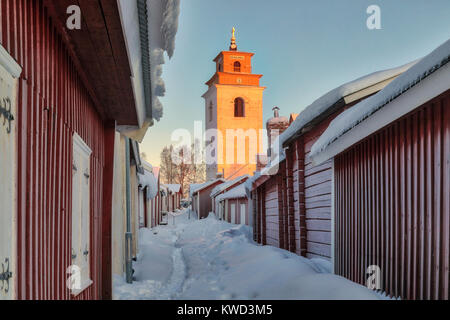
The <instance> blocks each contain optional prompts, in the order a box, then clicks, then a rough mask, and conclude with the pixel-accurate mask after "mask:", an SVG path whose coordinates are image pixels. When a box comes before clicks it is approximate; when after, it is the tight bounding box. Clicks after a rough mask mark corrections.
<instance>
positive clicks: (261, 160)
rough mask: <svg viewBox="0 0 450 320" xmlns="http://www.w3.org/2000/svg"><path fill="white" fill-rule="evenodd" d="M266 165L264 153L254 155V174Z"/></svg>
mask: <svg viewBox="0 0 450 320" xmlns="http://www.w3.org/2000/svg"><path fill="white" fill-rule="evenodd" d="M266 165H267V155H266V154H264V153H258V154H257V155H256V172H261V170H262V169H263V168H264V167H265V166H266Z"/></svg>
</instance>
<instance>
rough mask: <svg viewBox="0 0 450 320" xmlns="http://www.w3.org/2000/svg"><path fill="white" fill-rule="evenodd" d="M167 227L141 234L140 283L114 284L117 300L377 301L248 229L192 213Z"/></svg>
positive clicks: (323, 265) (322, 265)
mask: <svg viewBox="0 0 450 320" xmlns="http://www.w3.org/2000/svg"><path fill="white" fill-rule="evenodd" d="M168 220H169V224H168V225H167V226H165V225H163V226H158V227H157V228H155V229H154V230H149V229H141V231H140V235H139V237H140V239H139V243H140V250H139V251H140V252H139V255H138V258H137V261H136V262H135V263H134V266H133V268H134V270H135V274H134V277H135V281H134V282H133V283H132V284H127V283H126V282H125V280H124V279H122V278H119V277H116V278H115V279H114V298H115V299H377V298H379V296H378V295H377V294H376V293H375V292H373V291H371V290H369V289H367V288H365V287H363V286H361V285H358V284H356V283H353V282H351V281H348V280H346V279H344V278H342V277H339V276H335V275H333V274H330V273H329V270H330V265H329V263H328V262H327V261H325V260H321V259H312V260H310V259H306V258H303V257H300V256H297V255H295V254H292V253H290V252H287V251H285V250H281V249H278V248H275V247H271V246H260V245H258V244H256V243H254V242H253V240H252V239H251V230H250V228H249V227H247V226H243V225H232V224H229V223H226V222H223V221H218V220H216V218H215V217H214V216H212V215H211V216H210V217H209V218H207V219H203V220H200V221H199V220H197V219H196V218H195V217H194V216H193V215H192V214H191V219H189V215H188V213H187V212H185V213H184V214H182V215H180V216H177V217H176V218H175V224H174V219H173V217H172V216H171V217H169V219H168Z"/></svg>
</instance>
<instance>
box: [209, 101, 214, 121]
mask: <svg viewBox="0 0 450 320" xmlns="http://www.w3.org/2000/svg"><path fill="white" fill-rule="evenodd" d="M212 119H213V105H212V102H210V103H209V121H210V122H211V121H212Z"/></svg>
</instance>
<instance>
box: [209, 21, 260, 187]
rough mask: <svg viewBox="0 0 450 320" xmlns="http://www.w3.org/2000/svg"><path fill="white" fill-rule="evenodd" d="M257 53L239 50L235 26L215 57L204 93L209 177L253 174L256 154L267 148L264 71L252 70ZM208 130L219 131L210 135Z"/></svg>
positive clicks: (231, 177)
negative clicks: (264, 143)
mask: <svg viewBox="0 0 450 320" xmlns="http://www.w3.org/2000/svg"><path fill="white" fill-rule="evenodd" d="M253 55H254V54H253V53H250V52H241V51H238V49H237V45H236V38H235V29H234V28H233V31H232V37H231V44H230V47H229V50H228V51H222V52H220V53H219V55H218V56H217V57H216V58H215V59H214V60H213V61H214V62H215V63H216V72H215V73H214V75H213V76H212V78H211V79H210V80H209V81H208V82H206V85H207V86H208V90H207V91H206V93H205V94H204V95H203V96H202V97H203V98H204V99H205V127H206V130H207V142H206V158H207V168H206V176H207V179H208V180H209V179H214V178H216V176H217V175H218V174H219V175H222V174H223V178H225V179H234V178H236V177H239V176H242V175H245V174H250V175H252V174H253V173H254V171H255V170H256V155H257V154H259V153H261V152H262V150H263V146H262V139H263V133H262V129H263V91H264V89H265V87H261V86H260V85H259V80H260V78H261V77H262V75H260V74H253V73H252V61H251V59H252V57H253ZM208 132H209V133H214V132H216V134H212V135H208ZM208 136H209V137H208ZM208 158H209V159H214V160H215V161H211V160H208ZM208 162H209V163H208Z"/></svg>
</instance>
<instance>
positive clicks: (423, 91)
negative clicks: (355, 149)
mask: <svg viewBox="0 0 450 320" xmlns="http://www.w3.org/2000/svg"><path fill="white" fill-rule="evenodd" d="M449 84H450V63H447V64H446V65H445V66H443V67H442V68H441V69H439V70H437V71H436V72H434V73H433V74H431V75H430V76H429V77H427V78H425V79H424V80H423V81H422V82H420V83H419V84H417V85H416V86H414V87H413V88H411V89H410V90H408V91H406V92H405V93H403V94H402V95H400V96H399V97H398V98H397V99H395V100H393V101H392V102H391V103H389V104H387V105H386V106H384V107H383V108H381V109H380V110H378V111H377V112H375V113H374V114H372V115H371V116H370V117H369V118H367V119H366V120H364V121H362V122H361V123H359V124H358V125H357V126H356V127H354V128H353V129H351V130H349V131H347V132H346V133H345V134H343V135H342V136H341V137H339V138H338V139H337V140H336V141H334V142H333V143H331V144H330V145H328V146H327V147H326V148H325V149H324V150H323V151H322V152H320V153H318V154H316V155H315V156H312V157H311V158H312V161H313V164H314V165H316V166H317V165H320V164H322V163H324V162H325V161H327V160H328V159H331V158H333V157H335V156H336V155H338V154H340V153H342V152H343V151H345V150H347V149H348V148H349V147H351V146H353V145H355V144H356V143H358V142H360V141H362V140H364V139H365V138H366V137H368V136H370V135H371V134H373V133H375V132H377V131H378V130H380V129H382V128H384V127H385V126H387V125H389V124H391V123H392V122H394V121H396V120H397V119H400V118H401V117H403V116H404V115H406V114H408V113H409V112H411V111H413V110H414V109H416V108H418V107H420V106H422V105H423V104H425V103H427V102H428V101H430V100H432V99H433V98H435V97H437V96H439V95H440V94H442V93H444V92H445V91H447V90H449V89H450V88H449Z"/></svg>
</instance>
